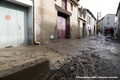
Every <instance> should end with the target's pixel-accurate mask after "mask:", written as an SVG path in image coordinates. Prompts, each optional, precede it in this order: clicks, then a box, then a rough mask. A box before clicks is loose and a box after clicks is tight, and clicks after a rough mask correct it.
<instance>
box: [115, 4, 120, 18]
mask: <svg viewBox="0 0 120 80" xmlns="http://www.w3.org/2000/svg"><path fill="white" fill-rule="evenodd" d="M119 9H120V2H119V5H118V8H117V12H116V16H117V14H118V11H119Z"/></svg>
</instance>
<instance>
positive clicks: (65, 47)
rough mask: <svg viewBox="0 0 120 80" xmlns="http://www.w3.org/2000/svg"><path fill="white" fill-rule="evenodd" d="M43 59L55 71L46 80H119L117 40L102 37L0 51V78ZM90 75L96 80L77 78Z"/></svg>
mask: <svg viewBox="0 0 120 80" xmlns="http://www.w3.org/2000/svg"><path fill="white" fill-rule="evenodd" d="M46 60H48V61H49V67H50V69H51V70H57V71H56V73H55V74H54V75H53V76H52V77H51V78H49V79H48V80H120V42H119V39H117V38H115V39H114V40H113V39H110V38H109V37H104V36H103V35H100V36H98V37H97V36H91V37H88V38H81V39H70V40H65V39H63V40H60V41H58V42H56V43H52V44H48V45H40V46H36V45H32V46H21V47H16V48H7V49H0V76H6V75H9V74H12V73H15V72H17V71H20V70H22V69H25V68H27V67H30V66H33V65H36V64H39V63H41V62H43V61H46ZM92 76H95V77H97V78H87V79H83V78H80V77H92ZM76 77H77V78H76ZM99 77H107V78H104V79H99ZM109 77H117V78H116V79H114V78H111V79H109ZM46 79H47V78H46ZM46 79H44V80H46ZM36 80H37V79H36Z"/></svg>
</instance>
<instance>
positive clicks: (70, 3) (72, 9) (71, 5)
mask: <svg viewBox="0 0 120 80" xmlns="http://www.w3.org/2000/svg"><path fill="white" fill-rule="evenodd" d="M70 4H71V11H73V4H72V3H70Z"/></svg>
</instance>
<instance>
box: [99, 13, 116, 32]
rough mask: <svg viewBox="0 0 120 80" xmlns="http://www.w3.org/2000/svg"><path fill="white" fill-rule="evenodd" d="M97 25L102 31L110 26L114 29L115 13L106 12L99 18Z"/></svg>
mask: <svg viewBox="0 0 120 80" xmlns="http://www.w3.org/2000/svg"><path fill="white" fill-rule="evenodd" d="M98 26H99V28H100V30H101V32H102V33H104V32H105V30H108V31H109V30H110V29H111V28H113V29H116V27H115V14H107V15H106V16H104V17H103V18H102V19H101V20H99V21H98Z"/></svg>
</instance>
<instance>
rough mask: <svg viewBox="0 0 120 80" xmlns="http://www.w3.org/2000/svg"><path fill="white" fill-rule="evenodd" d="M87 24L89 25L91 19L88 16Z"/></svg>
mask: <svg viewBox="0 0 120 80" xmlns="http://www.w3.org/2000/svg"><path fill="white" fill-rule="evenodd" d="M87 24H89V25H90V24H91V17H90V16H87Z"/></svg>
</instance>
